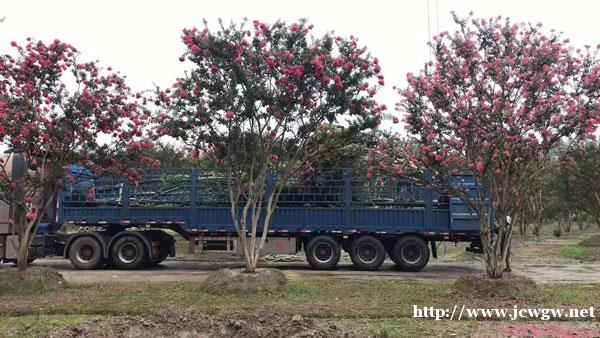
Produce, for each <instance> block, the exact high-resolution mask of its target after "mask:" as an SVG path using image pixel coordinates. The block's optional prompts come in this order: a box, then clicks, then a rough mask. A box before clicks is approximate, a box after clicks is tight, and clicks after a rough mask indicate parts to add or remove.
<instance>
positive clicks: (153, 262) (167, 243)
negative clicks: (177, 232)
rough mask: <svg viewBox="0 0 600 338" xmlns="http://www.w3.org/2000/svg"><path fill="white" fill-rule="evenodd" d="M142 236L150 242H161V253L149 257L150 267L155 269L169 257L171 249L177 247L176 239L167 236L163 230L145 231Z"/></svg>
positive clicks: (148, 264)
mask: <svg viewBox="0 0 600 338" xmlns="http://www.w3.org/2000/svg"><path fill="white" fill-rule="evenodd" d="M142 234H143V235H144V236H145V237H146V238H147V239H148V241H150V242H154V241H160V247H159V252H158V253H157V254H156V255H152V254H150V255H148V256H149V259H148V262H147V266H148V267H154V266H157V265H158V264H160V263H162V262H163V261H164V260H165V259H167V258H168V257H169V254H170V253H171V249H172V248H173V246H174V245H175V239H174V238H173V236H171V235H169V234H166V233H165V232H163V231H161V230H150V231H144V232H142Z"/></svg>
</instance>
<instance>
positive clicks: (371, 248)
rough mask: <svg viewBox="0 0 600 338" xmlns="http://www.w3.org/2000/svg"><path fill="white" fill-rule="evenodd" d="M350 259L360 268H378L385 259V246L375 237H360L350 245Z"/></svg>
mask: <svg viewBox="0 0 600 338" xmlns="http://www.w3.org/2000/svg"><path fill="white" fill-rule="evenodd" d="M350 259H351V260H352V263H353V264H354V266H355V267H356V268H358V269H360V270H377V269H379V267H380V266H381V264H383V261H384V260H385V247H384V246H383V243H381V241H380V240H379V239H377V238H375V237H372V236H363V237H359V238H358V239H357V240H356V241H354V243H352V246H351V247H350Z"/></svg>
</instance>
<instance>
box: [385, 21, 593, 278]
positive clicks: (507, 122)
mask: <svg viewBox="0 0 600 338" xmlns="http://www.w3.org/2000/svg"><path fill="white" fill-rule="evenodd" d="M454 21H455V22H456V24H457V25H458V30H457V31H456V32H455V33H448V32H443V33H441V34H439V35H438V36H436V37H435V38H434V39H433V41H432V42H431V48H432V53H433V60H432V61H431V62H428V63H427V64H426V65H425V68H424V70H423V71H422V72H420V73H419V74H417V75H415V74H408V76H407V82H408V84H407V86H406V87H405V88H403V89H401V90H399V93H400V95H401V101H400V102H399V103H398V106H397V108H398V109H399V110H400V111H402V112H403V113H404V114H405V123H406V128H407V130H408V133H409V134H410V135H411V136H413V137H414V139H415V143H416V146H415V147H403V148H400V149H394V148H391V147H389V146H388V144H389V142H385V141H384V142H382V146H380V147H379V149H377V152H376V153H377V154H379V155H385V156H382V157H383V158H387V159H388V162H386V161H383V162H382V163H381V166H383V167H386V168H387V170H388V171H394V172H397V173H399V174H414V175H415V176H416V177H418V176H419V175H420V173H422V172H423V171H424V170H425V169H430V170H432V172H433V179H432V181H431V182H430V183H431V184H433V185H435V186H437V187H438V188H441V189H449V190H452V194H453V195H454V196H456V197H459V198H461V199H463V200H464V201H465V202H466V203H467V204H469V205H470V206H471V207H472V208H474V210H475V211H476V213H477V214H478V216H479V222H480V226H481V241H482V247H483V251H484V256H485V258H484V261H485V265H486V270H487V274H488V275H489V276H490V277H492V278H500V277H502V275H503V272H504V271H505V270H506V271H510V239H511V234H512V227H511V226H510V222H509V221H508V219H507V216H508V217H510V218H512V219H514V216H515V213H516V212H517V210H518V209H519V208H520V207H521V204H522V201H523V198H524V196H523V193H524V192H527V191H531V190H532V189H529V186H530V185H531V184H535V178H536V177H537V175H539V174H540V173H541V172H543V171H544V170H545V169H546V168H547V164H548V159H549V157H550V154H551V151H552V150H553V149H555V148H557V147H559V146H560V145H561V144H562V146H563V147H565V148H569V147H572V146H573V145H575V144H577V143H578V142H581V141H582V140H585V139H588V138H593V133H594V131H595V130H596V125H597V122H598V112H599V109H600V106H599V100H598V95H599V93H600V85H599V81H598V76H599V75H600V68H599V67H598V62H597V53H596V52H592V51H590V50H589V47H586V48H585V49H583V50H579V49H577V50H576V49H574V48H573V47H571V46H570V45H569V41H568V40H566V39H562V38H561V36H560V35H559V34H556V33H554V32H553V31H551V32H550V34H549V35H546V34H544V33H543V32H542V31H541V24H538V25H531V24H524V23H520V24H518V23H512V22H511V21H510V20H509V19H503V18H501V17H497V18H490V19H487V20H486V19H475V18H472V17H468V18H465V19H462V18H458V17H457V16H456V15H454ZM390 162H391V163H390ZM461 170H466V171H468V172H469V173H471V174H473V175H474V178H475V186H476V190H477V193H476V194H472V195H471V196H469V195H468V194H467V193H466V191H465V190H464V189H462V188H460V189H458V188H456V187H453V186H452V185H450V184H449V182H450V180H449V176H450V174H452V173H458V172H460V171H461ZM486 197H489V198H491V199H492V201H493V206H494V207H495V208H496V211H495V217H494V219H488V216H489V215H490V213H486V212H484V210H485V209H486V201H485V198H486Z"/></svg>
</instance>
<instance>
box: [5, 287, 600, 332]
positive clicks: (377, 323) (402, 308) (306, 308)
mask: <svg viewBox="0 0 600 338" xmlns="http://www.w3.org/2000/svg"><path fill="white" fill-rule="evenodd" d="M539 289H540V293H539V296H536V297H534V298H525V297H523V298H522V299H520V298H519V297H518V296H517V297H516V299H513V300H507V299H503V300H495V299H485V298H481V297H475V296H472V295H468V294H466V295H464V294H462V295H461V294H459V293H457V292H456V291H455V289H454V287H453V284H452V283H437V282H436V283H416V282H405V281H381V280H365V281H348V280H336V279H334V278H322V279H311V280H310V281H303V280H290V281H289V282H288V284H287V286H286V287H285V288H284V289H283V290H281V291H278V292H274V293H269V294H225V295H214V294H211V293H209V292H207V291H206V290H205V289H204V287H203V286H202V285H201V284H198V283H189V282H175V283H173V282H170V283H159V282H153V283H132V284H129V285H127V284H118V285H115V284H92V285H85V286H83V285H81V286H79V285H69V286H68V287H66V288H64V289H62V290H55V291H49V292H46V293H43V294H38V295H22V296H20V295H14V294H5V295H3V296H0V309H2V310H1V311H0V336H1V337H4V336H9V337H10V336H15V337H19V336H23V337H25V336H35V335H39V334H40V333H42V332H47V331H49V330H51V329H54V328H56V327H59V326H62V325H69V324H73V323H79V322H82V321H87V320H90V319H92V318H97V317H104V316H119V315H126V314H129V315H136V314H148V313H157V312H159V311H163V310H165V309H183V308H193V309H196V310H198V311H201V312H203V313H207V314H218V313H221V312H231V311H242V312H246V311H248V312H250V311H263V312H270V313H275V314H277V315H280V316H290V317H291V316H294V315H301V316H303V317H309V318H314V319H316V320H318V321H320V322H323V323H335V325H338V326H339V327H342V328H346V329H348V330H350V331H351V332H355V333H357V334H358V335H376V336H390V337H414V336H416V335H419V334H426V335H436V336H437V335H457V336H464V335H468V334H470V333H471V332H473V330H475V329H476V326H477V323H476V322H474V321H469V320H464V321H460V322H459V321H452V322H451V321H448V320H442V321H434V320H428V319H413V318H412V305H413V304H415V305H418V306H420V307H423V306H433V307H438V308H448V307H453V306H454V305H455V304H457V305H458V306H459V307H460V306H462V304H465V305H467V306H470V307H487V308H493V307H499V306H501V307H512V306H513V304H518V305H519V307H521V308H523V307H537V308H539V307H545V308H550V307H557V308H568V307H577V308H584V307H590V306H594V307H596V308H597V307H598V305H599V304H598V300H599V299H600V284H591V285H585V284H544V285H539ZM598 320H599V319H598V318H596V319H595V322H594V323H591V324H594V325H596V324H597V323H598Z"/></svg>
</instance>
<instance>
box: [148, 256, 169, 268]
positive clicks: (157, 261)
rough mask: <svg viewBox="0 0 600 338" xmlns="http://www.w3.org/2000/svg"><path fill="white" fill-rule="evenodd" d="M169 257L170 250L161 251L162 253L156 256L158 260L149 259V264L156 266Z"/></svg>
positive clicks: (149, 265) (150, 266)
mask: <svg viewBox="0 0 600 338" xmlns="http://www.w3.org/2000/svg"><path fill="white" fill-rule="evenodd" d="M167 257H169V253H168V252H161V253H160V255H159V256H158V257H157V258H156V260H154V261H151V260H148V262H147V266H148V267H149V268H152V267H155V266H157V265H158V264H160V263H162V262H163V261H164V260H165V259H167Z"/></svg>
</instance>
